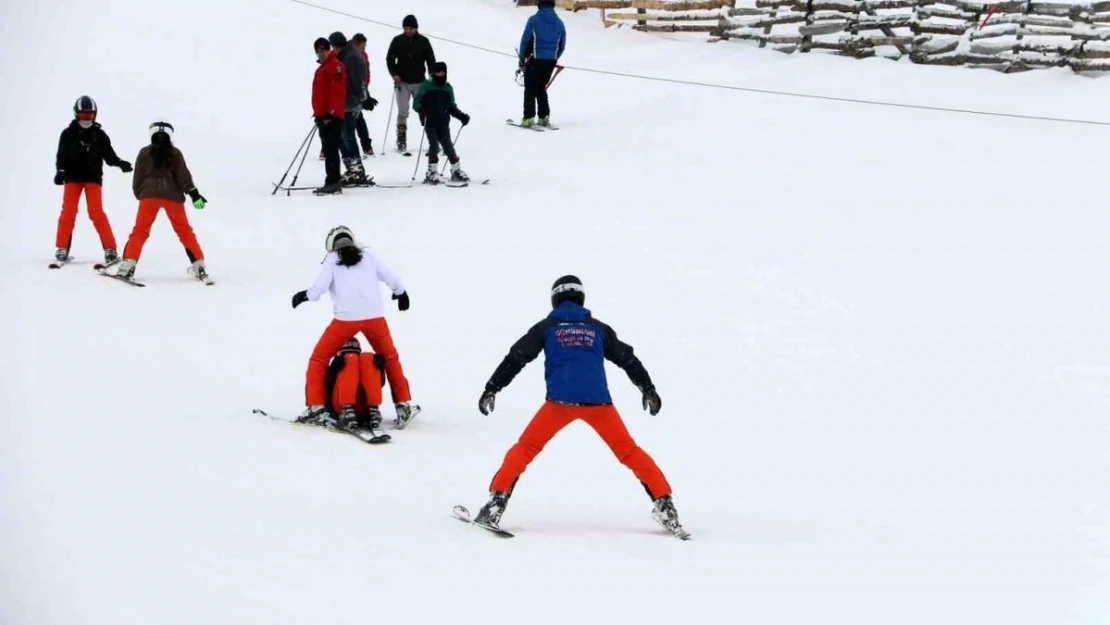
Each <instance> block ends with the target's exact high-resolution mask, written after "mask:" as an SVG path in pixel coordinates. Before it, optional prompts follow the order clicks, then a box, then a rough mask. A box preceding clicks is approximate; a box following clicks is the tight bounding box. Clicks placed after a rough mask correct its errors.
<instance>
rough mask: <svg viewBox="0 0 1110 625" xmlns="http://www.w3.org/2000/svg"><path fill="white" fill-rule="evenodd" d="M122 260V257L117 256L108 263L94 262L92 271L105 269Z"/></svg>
mask: <svg viewBox="0 0 1110 625" xmlns="http://www.w3.org/2000/svg"><path fill="white" fill-rule="evenodd" d="M122 261H123V258H117V259H115V260H113V261H112V262H110V263H95V264H94V265H93V270H94V271H104V270H105V269H107V268H109V267H115V266H116V265H118V264H120V263H121V262H122Z"/></svg>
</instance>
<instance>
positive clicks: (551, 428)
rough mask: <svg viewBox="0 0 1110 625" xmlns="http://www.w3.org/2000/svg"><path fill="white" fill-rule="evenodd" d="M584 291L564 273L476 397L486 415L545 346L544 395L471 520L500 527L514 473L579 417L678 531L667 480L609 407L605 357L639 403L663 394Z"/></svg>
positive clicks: (649, 406)
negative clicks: (539, 317) (542, 314)
mask: <svg viewBox="0 0 1110 625" xmlns="http://www.w3.org/2000/svg"><path fill="white" fill-rule="evenodd" d="M585 303H586V292H585V290H584V289H583V287H582V281H581V280H579V279H578V278H577V277H575V276H563V277H562V278H559V279H558V280H556V281H555V284H554V285H553V286H552V288H551V307H552V311H551V313H550V314H549V315H548V316H547V318H545V319H544V320H543V321H540V322H539V323H537V324H536V325H534V326H532V328H531V329H529V330H528V333H527V334H525V335H524V336H523V337H522V338H521V339H520V340H518V341H517V342H516V343H515V344H514V345H513V346H512V348H511V349H510V350H509V354H508V355H507V356H505V359H504V360H502V361H501V364H500V365H499V366H498V367H497V370H495V371H494V372H493V376H491V377H490V379H489V382H487V383H486V390H485V392H483V393H482V397H481V398H480V399H479V400H478V409H479V410H480V411H481V412H482V414H484V415H488V414H489V413H491V412H493V406H494V397H495V396H496V395H497V393H498V392H500V391H501V390H502V389H504V388H505V387H506V386H508V385H509V383H510V382H512V380H513V378H515V377H516V375H517V374H518V373H520V371H521V370H522V369H523V368H524V366H525V365H527V364H528V363H529V362H531V361H533V360H535V358H536V357H537V356H539V355H540V352H541V351H542V352H544V359H545V362H544V370H545V378H546V380H547V400H546V402H545V403H544V404H543V406H542V407H540V410H539V412H537V413H536V415H535V416H534V417H533V418H532V421H531V422H530V423H529V424H528V426H527V427H526V428H525V429H524V433H523V434H521V435H520V440H519V441H518V442H517V443H516V444H515V445H513V447H512V448H511V449H509V452H508V453H507V454H506V455H505V460H504V462H503V463H502V465H501V468H500V470H498V471H497V473H496V475H494V477H493V481H492V483H491V484H490V500H489V502H488V503H487V504H486V505H484V506H483V507H482V509H481V510H480V511H479V512H478V515H477V516H476V517H475V518H474V520H475V522H477V523H480V524H485V525H490V526H493V527H498V523H499V522H500V521H501V515H502V514H503V513H504V512H505V507H506V505H507V504H508V501H509V497H510V496H511V495H512V492H513V489H514V488H515V486H516V483H517V480H518V479H520V475H521V474H522V473H523V472H524V470H525V469H526V468H527V467H528V465H529V463H531V462H532V460H533V459H535V457H536V456H537V455H538V454H539V453H540V451H542V450H543V448H544V446H545V445H546V444H547V442H548V441H550V440H551V439H552V438H553V437H554V436H555V435H556V434H558V433H559V431H560V430H562V429H563V428H564V427H566V426H567V425H569V424H570V423H571V422H573V421H576V420H578V419H581V420H583V421H585V422H586V424H587V425H589V426H590V427H591V428H593V429H594V431H596V432H597V433H598V435H600V436H601V438H602V440H604V441H605V443H606V444H607V445H608V446H609V449H610V450H612V452H613V454H615V455H616V456H617V459H618V460H620V462H621V463H623V464H624V465H625V466H626V467H628V468H629V469H631V470H632V472H633V473H634V474H635V475H636V477H637V478H638V479H639V480H640V482H641V483H642V484H643V485H644V489H645V490H647V492H648V495H649V496H650V497H651V499H652V501H653V502H654V503H655V507H654V510H653V511H652V516H653V517H654V518H655V520H656V521H657V522H658V523H659V524H660V525H662V526H663V527H664V528H666V529H667V530H669V531H671V532H672V533H675V534H678V535H680V536H683V535H684V534H685V531H684V530H683V529H682V527H681V526H680V525H679V523H678V512H677V511H675V507H674V503H673V502H672V501H671V486H670V484H668V483H667V479H666V478H665V477H664V476H663V472H662V471H660V470H659V467H658V466H656V464H655V461H654V460H652V458H651V456H649V455H648V454H647V453H646V452H645V451H644V450H642V449H640V447H639V446H637V445H636V442H635V441H634V440H632V436H631V435H630V434H629V433H628V429H627V428H626V427H625V425H624V422H623V421H622V420H621V416H620V414H619V413H618V412H617V409H616V408H615V407H614V406H613V400H612V398H611V397H610V395H609V385H608V381H607V380H606V377H605V363H604V361H605V360H609V361H611V362H613V363H614V364H616V365H617V366H618V367H620V368H621V369H624V371H625V372H626V373H627V374H628V377H629V379H631V380H632V383H633V384H635V385H636V386H637V387H638V388H639V389H640V392H642V393H643V405H644V409H645V410H648V411H650V412H651V414H652V415H656V414H658V413H659V409H660V407H661V406H662V400H660V399H659V394H658V393H657V392H656V391H655V385H654V384H652V381H651V377H650V376H649V375H648V372H647V370H646V369H644V365H643V364H641V363H640V359H639V358H637V357H636V355H635V354H634V353H633V350H632V348H631V347H630V346H628V345H626V344H624V343H623V342H621V341H620V339H618V338H617V334H616V332H614V331H613V329H612V328H610V327H609V326H607V325H605V324H604V323H602V322H600V321H598V320H596V319H594V318H593V317H592V316H591V314H590V311H589V310H587V309H586V308H585V307H584V306H585Z"/></svg>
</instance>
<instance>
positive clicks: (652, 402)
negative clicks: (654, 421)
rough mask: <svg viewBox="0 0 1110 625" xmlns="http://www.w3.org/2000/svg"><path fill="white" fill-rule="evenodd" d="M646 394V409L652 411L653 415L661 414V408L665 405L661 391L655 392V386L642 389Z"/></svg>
mask: <svg viewBox="0 0 1110 625" xmlns="http://www.w3.org/2000/svg"><path fill="white" fill-rule="evenodd" d="M640 391H641V392H642V393H643V394H644V410H647V411H648V412H650V413H651V416H653V417H654V416H655V415H657V414H659V410H660V409H661V408H662V407H663V400H662V399H659V393H657V392H655V388H646V389H640Z"/></svg>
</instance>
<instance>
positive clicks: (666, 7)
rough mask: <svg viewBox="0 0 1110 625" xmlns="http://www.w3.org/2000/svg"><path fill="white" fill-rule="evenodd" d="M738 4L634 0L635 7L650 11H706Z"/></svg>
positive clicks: (713, 0)
mask: <svg viewBox="0 0 1110 625" xmlns="http://www.w3.org/2000/svg"><path fill="white" fill-rule="evenodd" d="M725 6H729V7H731V6H736V0H632V8H633V9H646V10H648V11H705V10H709V9H720V8H721V7H725Z"/></svg>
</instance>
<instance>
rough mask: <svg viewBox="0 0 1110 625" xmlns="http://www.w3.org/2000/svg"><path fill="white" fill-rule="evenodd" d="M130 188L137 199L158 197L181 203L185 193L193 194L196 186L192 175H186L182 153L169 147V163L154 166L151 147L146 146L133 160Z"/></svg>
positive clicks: (186, 168)
mask: <svg viewBox="0 0 1110 625" xmlns="http://www.w3.org/2000/svg"><path fill="white" fill-rule="evenodd" d="M131 189H132V190H133V191H134V192H135V198H136V199H140V200H144V199H147V198H159V199H163V200H169V201H171V202H179V203H183V202H184V201H185V194H187V193H193V192H195V191H196V190H197V187H196V185H194V184H193V174H192V173H190V172H189V167H188V166H187V165H186V164H185V156H184V155H183V154H182V153H181V150H178V149H177V148H176V147H174V146H170V158H169V160H168V162H167V163H166V164H165V165H163V166H161V167H158V166H157V165H155V163H154V148H153V147H152V146H149V145H148V146H146V147H144V148H143V149H142V150H139V156H138V158H136V159H135V173H134V175H133V176H132V179H131Z"/></svg>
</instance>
